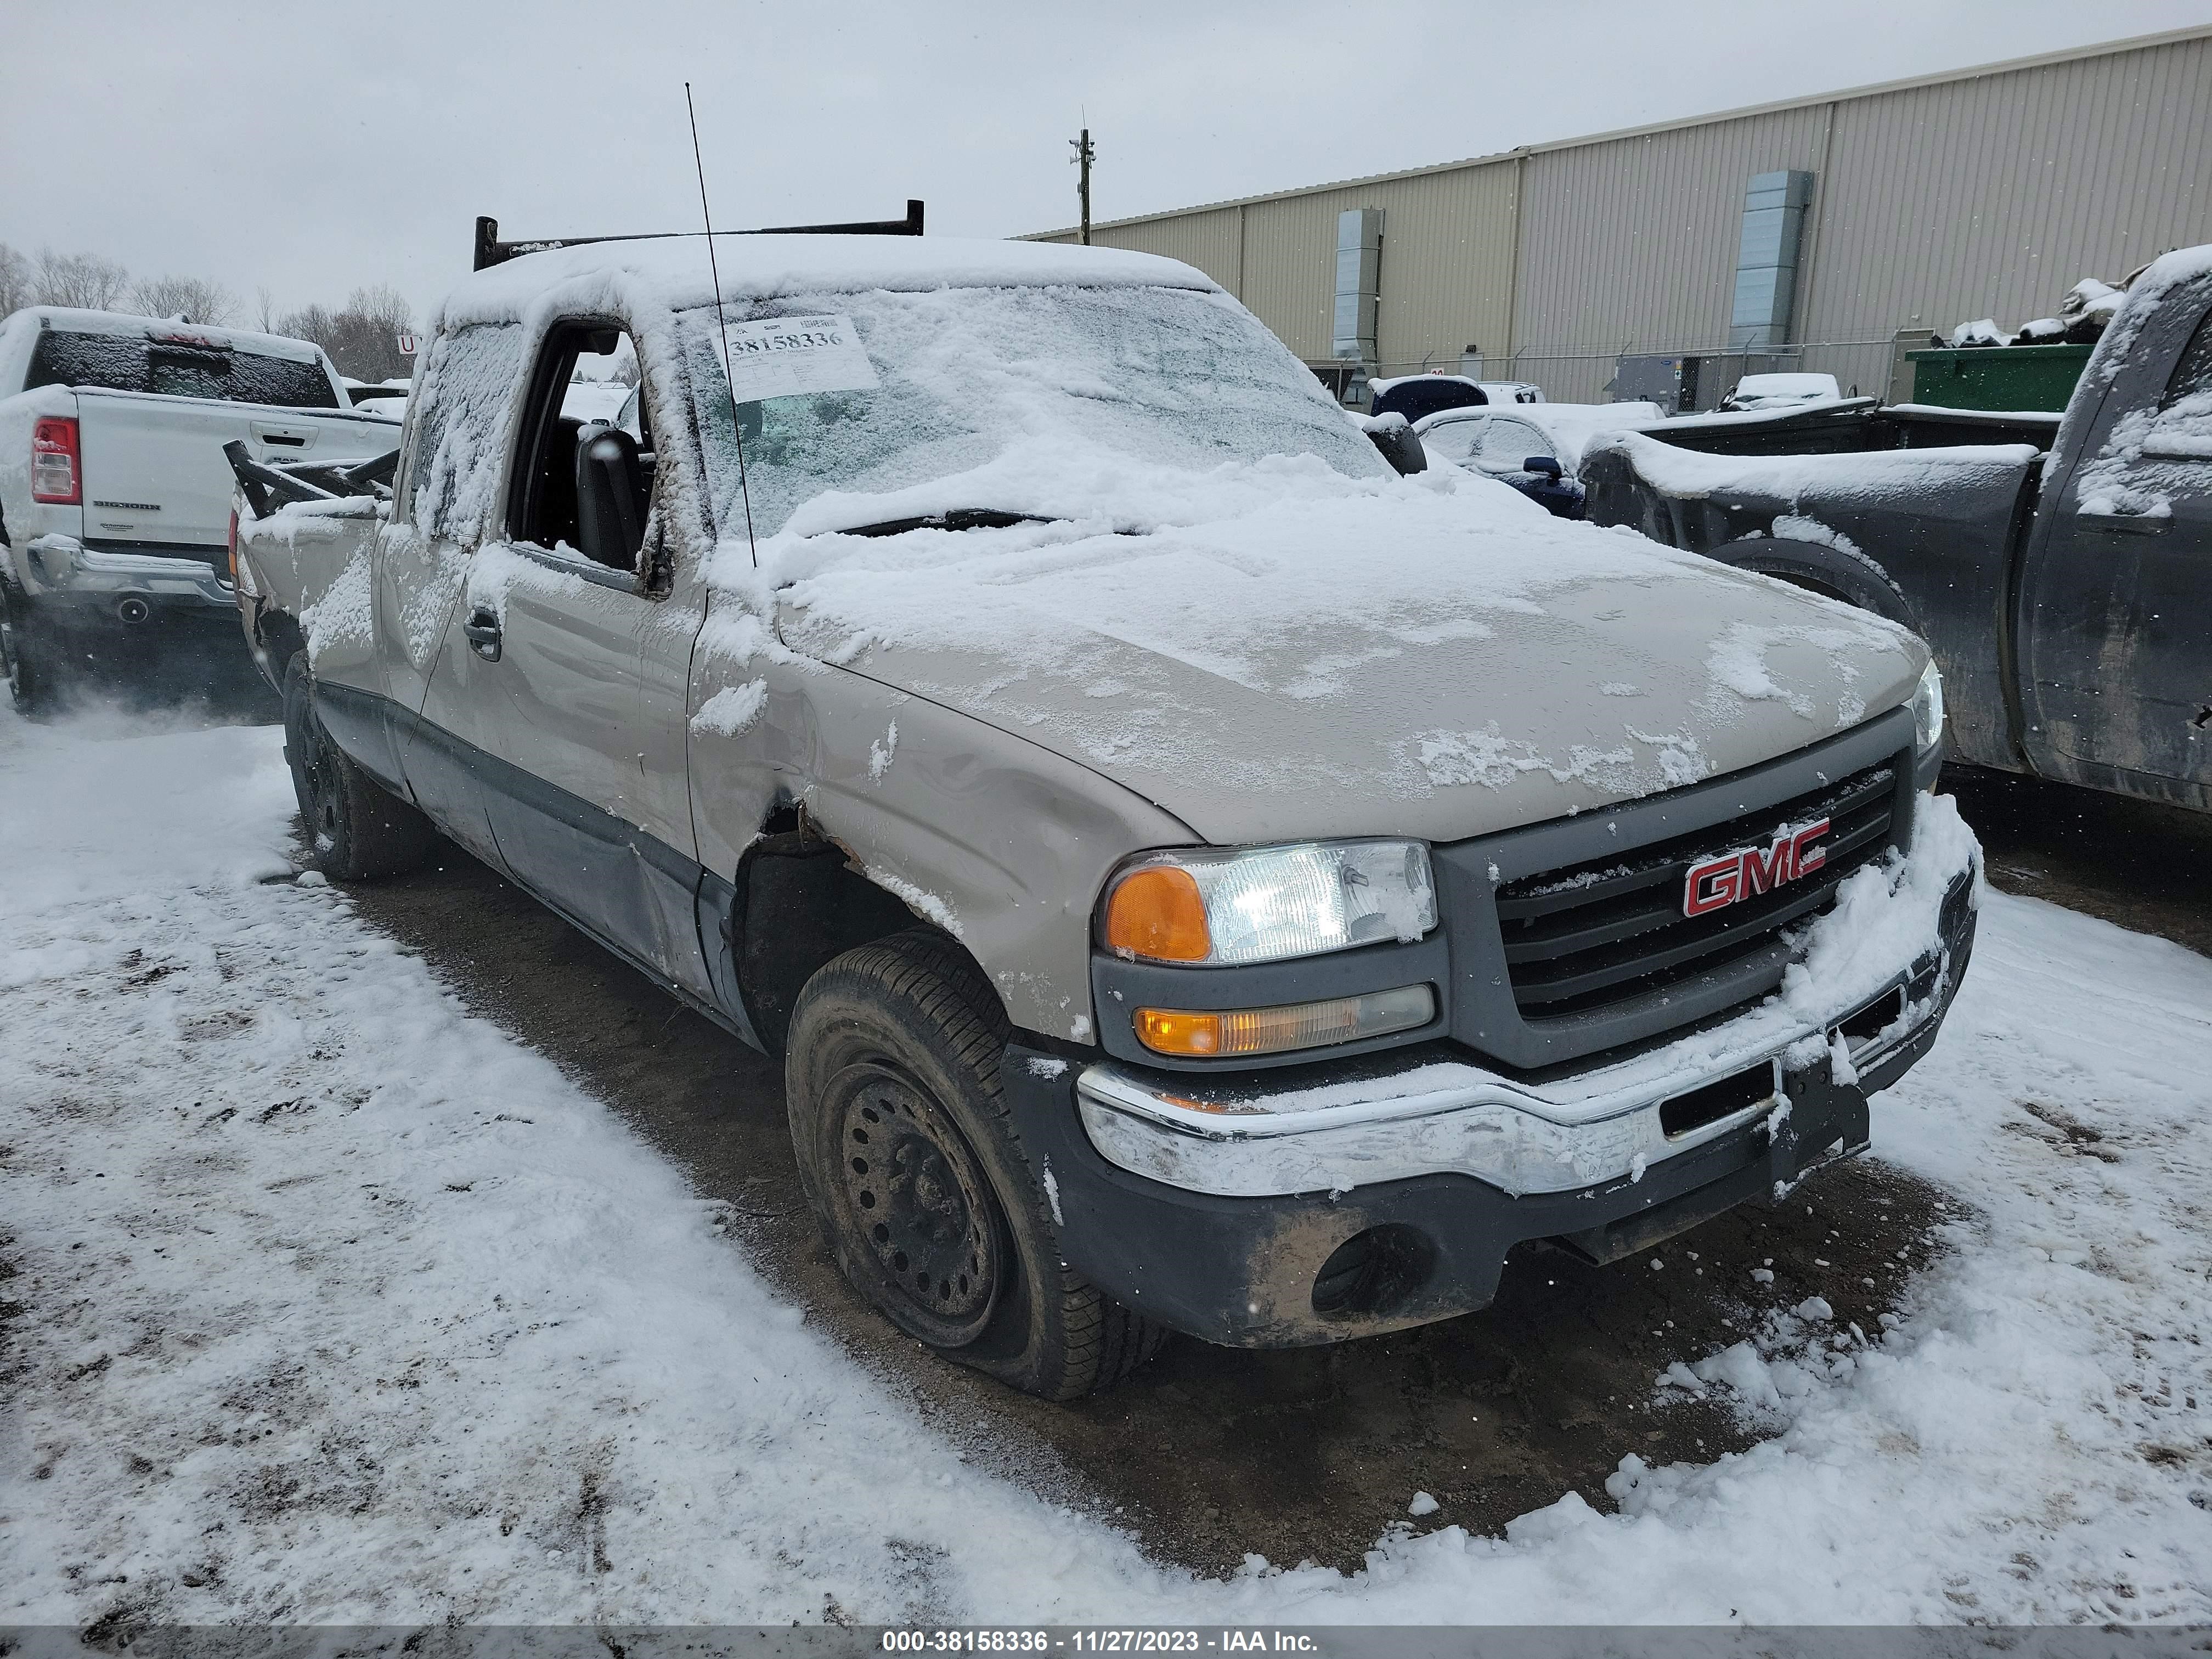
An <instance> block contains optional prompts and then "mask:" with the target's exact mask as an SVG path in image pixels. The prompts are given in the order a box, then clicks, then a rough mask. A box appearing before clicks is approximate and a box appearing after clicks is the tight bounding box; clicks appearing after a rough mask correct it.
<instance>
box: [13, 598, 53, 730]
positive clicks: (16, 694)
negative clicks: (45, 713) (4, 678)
mask: <svg viewBox="0 0 2212 1659" xmlns="http://www.w3.org/2000/svg"><path fill="white" fill-rule="evenodd" d="M0 667H4V668H5V669H6V671H7V675H8V699H9V702H11V703H13V704H14V705H15V712H16V713H17V714H38V713H40V711H41V710H43V709H45V708H47V707H48V706H49V705H50V704H51V703H52V701H53V691H54V682H53V665H52V659H51V658H50V656H49V655H48V653H47V647H46V641H44V640H43V639H41V638H40V637H38V632H37V628H36V625H35V624H34V623H32V621H31V620H30V618H29V617H28V616H27V615H26V614H25V611H24V610H23V607H22V605H21V602H20V601H18V600H17V599H16V598H15V592H14V591H13V590H12V589H8V588H0Z"/></svg>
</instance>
